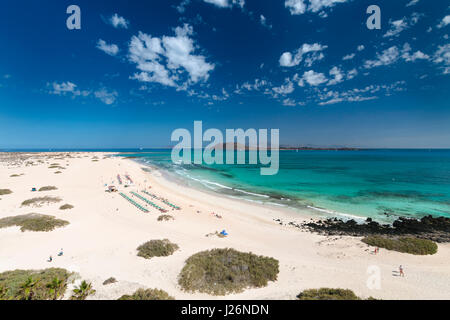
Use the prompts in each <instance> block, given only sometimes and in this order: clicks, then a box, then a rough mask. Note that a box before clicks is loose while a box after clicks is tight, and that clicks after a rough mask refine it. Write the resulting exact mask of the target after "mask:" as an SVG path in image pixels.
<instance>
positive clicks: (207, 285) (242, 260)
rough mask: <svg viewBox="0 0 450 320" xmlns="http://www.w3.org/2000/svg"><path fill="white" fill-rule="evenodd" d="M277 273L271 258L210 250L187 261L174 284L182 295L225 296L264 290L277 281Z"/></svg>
mask: <svg viewBox="0 0 450 320" xmlns="http://www.w3.org/2000/svg"><path fill="white" fill-rule="evenodd" d="M278 272H279V263H278V260H276V259H274V258H269V257H264V256H257V255H255V254H252V253H243V252H239V251H236V250H234V249H212V250H208V251H202V252H199V253H196V254H194V255H192V256H191V257H189V258H188V259H187V260H186V265H185V266H184V268H183V269H182V270H181V273H180V275H179V278H178V283H179V284H180V286H181V287H182V288H183V289H184V290H186V291H190V292H194V291H199V292H204V293H209V294H213V295H225V294H227V293H233V292H242V291H243V290H244V289H245V288H260V287H264V286H266V285H267V283H268V281H275V280H277V276H278Z"/></svg>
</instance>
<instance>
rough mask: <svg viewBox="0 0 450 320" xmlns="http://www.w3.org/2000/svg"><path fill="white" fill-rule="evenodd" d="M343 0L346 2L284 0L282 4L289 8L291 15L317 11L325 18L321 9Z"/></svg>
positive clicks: (337, 0) (336, 0)
mask: <svg viewBox="0 0 450 320" xmlns="http://www.w3.org/2000/svg"><path fill="white" fill-rule="evenodd" d="M344 2H347V0H285V2H284V6H285V7H286V8H288V9H289V11H290V13H291V14H292V15H300V14H304V13H305V12H306V11H309V12H314V13H315V12H319V15H320V16H321V17H323V18H325V17H327V14H326V13H325V12H323V11H321V10H323V9H326V8H331V7H333V6H334V5H335V4H338V3H344ZM307 3H308V4H307Z"/></svg>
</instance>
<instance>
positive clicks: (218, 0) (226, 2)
mask: <svg viewBox="0 0 450 320" xmlns="http://www.w3.org/2000/svg"><path fill="white" fill-rule="evenodd" d="M203 1H204V2H206V3H211V4H213V5H215V6H217V7H219V8H230V7H232V6H238V7H241V8H243V7H244V5H245V0H203Z"/></svg>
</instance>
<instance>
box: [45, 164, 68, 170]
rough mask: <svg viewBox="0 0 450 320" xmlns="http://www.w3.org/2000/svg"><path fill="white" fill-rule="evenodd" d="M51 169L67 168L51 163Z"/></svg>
mask: <svg viewBox="0 0 450 320" xmlns="http://www.w3.org/2000/svg"><path fill="white" fill-rule="evenodd" d="M48 168H49V169H60V170H64V169H65V168H64V167H61V166H59V165H58V166H54V165H51V166H50V167H48Z"/></svg>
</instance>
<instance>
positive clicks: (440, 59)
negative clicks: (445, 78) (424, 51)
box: [433, 44, 450, 74]
mask: <svg viewBox="0 0 450 320" xmlns="http://www.w3.org/2000/svg"><path fill="white" fill-rule="evenodd" d="M433 62H434V63H436V64H443V65H444V72H443V73H444V74H449V73H450V44H446V45H443V46H439V47H438V49H437V50H436V52H435V53H434V55H433Z"/></svg>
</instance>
